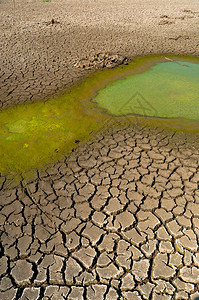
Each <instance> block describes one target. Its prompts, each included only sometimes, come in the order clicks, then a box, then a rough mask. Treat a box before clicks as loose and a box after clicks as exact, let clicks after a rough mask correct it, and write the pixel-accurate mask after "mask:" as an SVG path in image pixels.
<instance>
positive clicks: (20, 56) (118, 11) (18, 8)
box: [0, 0, 199, 108]
mask: <svg viewBox="0 0 199 300" xmlns="http://www.w3.org/2000/svg"><path fill="white" fill-rule="evenodd" d="M52 19H54V20H55V21H57V22H59V23H55V24H53V25H52V24H50V22H51V20H52ZM0 33H1V37H0V45H1V64H0V67H1V71H0V86H1V91H0V105H1V107H3V108H6V107H8V106H11V105H13V104H16V103H23V102H30V101H35V100H38V99H44V98H46V96H49V95H51V94H53V93H55V92H58V91H59V92H61V91H63V90H65V89H66V88H67V87H68V86H70V85H72V84H73V83H74V82H75V81H77V80H78V79H79V78H82V77H83V76H86V74H87V73H88V72H86V71H82V70H80V69H77V68H75V67H74V64H75V63H76V62H78V61H79V60H81V59H83V58H86V57H89V56H91V55H94V54H95V53H99V52H110V53H112V54H120V55H123V56H127V57H129V58H133V57H134V56H138V55H146V54H147V55H148V54H156V53H175V54H191V55H196V56H198V55H199V2H198V0H195V1H191V2H190V1H189V2H188V1H156V0H150V1H140V0H136V1H131V0H120V1H119V0H111V1H98V0H83V1H82V0H81V1H78V0H75V1H71V0H52V2H48V3H47V2H43V1H39V0H29V1H23V0H13V1H10V0H8V1H2V0H1V1H0Z"/></svg>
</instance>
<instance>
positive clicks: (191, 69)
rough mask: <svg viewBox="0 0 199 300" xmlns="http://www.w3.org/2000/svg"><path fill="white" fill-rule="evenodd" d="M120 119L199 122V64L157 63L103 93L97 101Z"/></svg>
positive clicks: (111, 85) (95, 100) (101, 91)
mask: <svg viewBox="0 0 199 300" xmlns="http://www.w3.org/2000/svg"><path fill="white" fill-rule="evenodd" d="M93 101H94V102H96V103H97V104H98V105H99V106H100V107H101V108H104V109H105V110H106V111H107V112H108V113H111V114H113V115H116V116H122V115H127V114H136V115H144V116H150V117H161V118H184V119H190V120H196V121H199V64H195V63H190V62H176V63H174V62H169V61H167V62H161V63H156V64H155V65H154V66H152V67H151V68H150V69H149V70H147V71H145V72H143V73H142V74H136V75H135V74H134V75H129V76H127V77H126V78H125V79H123V80H117V81H115V82H114V83H111V84H109V85H108V86H106V88H104V89H102V90H100V91H99V93H98V95H97V96H96V97H95V98H94V99H93Z"/></svg>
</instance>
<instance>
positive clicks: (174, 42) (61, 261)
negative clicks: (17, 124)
mask: <svg viewBox="0 0 199 300" xmlns="http://www.w3.org/2000/svg"><path fill="white" fill-rule="evenodd" d="M13 3H15V6H13ZM0 8H1V10H0V14H1V18H0V19H1V30H2V33H3V40H2V42H3V43H1V44H2V50H3V51H2V66H1V74H0V80H1V82H0V84H1V94H0V99H1V106H2V108H3V109H4V108H7V107H8V106H12V105H15V104H18V103H24V102H34V101H37V100H40V101H41V99H46V97H48V96H49V95H51V94H54V93H56V92H60V91H61V92H62V91H64V90H65V89H66V88H67V87H69V86H72V85H73V84H74V83H75V82H77V81H78V80H79V79H81V78H83V77H84V76H86V75H87V74H89V73H90V72H91V71H89V70H81V68H76V67H75V66H74V65H75V63H79V61H81V60H82V59H85V58H88V57H90V56H92V55H95V54H96V53H112V54H113V55H121V56H124V57H126V56H127V57H128V58H130V59H131V58H133V57H135V56H138V55H139V56H141V55H146V54H154V53H174V54H184V55H185V54H189V55H195V56H198V55H199V44H198V37H199V32H198V14H196V13H194V12H197V11H198V10H199V3H198V2H195V1H192V2H190V3H189V4H188V3H187V1H180V2H177V1H176V2H172V3H170V2H169V3H168V1H158V2H157V1H154V0H153V1H150V2H147V1H145V2H143V1H138V0H137V1H134V2H133V3H132V2H131V1H129V0H128V1H127V0H125V1H119V0H111V1H91V0H90V1H89V0H85V1H84V0H83V1H82V0H81V1H75V0H74V1H69V0H65V1H61V0H57V1H56V2H55V1H54V0H52V1H51V2H45V3H43V2H42V1H39V0H38V1H33V0H32V1H29V2H28V3H26V1H25V0H24V1H22V0H17V1H15V2H12V1H9V2H7V1H1V3H0ZM161 16H162V17H161ZM182 16H183V18H182ZM167 18H168V19H169V21H171V22H174V23H172V24H169V25H168V24H167V23H166V22H165V25H161V26H160V25H158V24H159V22H160V20H161V19H162V20H164V19H167ZM52 19H53V20H56V22H52ZM45 22H50V23H46V24H45ZM185 32H186V36H188V37H189V39H187V38H183V37H184V36H185V35H184V33H185ZM179 36H180V38H178V37H179ZM165 56H166V57H167V55H166V54H165ZM140 71H141V70H140ZM128 118H129V119H124V120H123V122H121V120H120V121H119V123H118V125H117V124H115V125H114V126H112V123H111V120H110V123H109V122H108V123H107V124H106V127H108V129H107V130H106V131H105V130H102V132H99V134H98V135H97V136H95V137H93V138H92V139H91V140H90V141H88V142H87V143H86V144H83V143H82V142H81V141H80V143H79V141H76V143H77V144H78V148H77V149H73V151H72V152H71V154H70V155H69V156H66V157H63V158H62V159H60V160H59V161H57V162H55V163H53V164H50V165H49V166H46V167H44V168H43V170H36V172H35V178H34V179H33V178H32V179H26V180H21V184H20V186H19V185H17V186H16V184H15V183H12V182H11V181H9V178H6V177H3V176H1V177H0V209H1V212H0V217H1V218H0V220H1V221H0V222H1V223H0V229H1V231H0V236H1V242H0V266H1V268H0V272H1V275H0V279H1V283H0V291H1V297H2V299H9V300H12V299H31V300H34V299H35V300H36V299H53V300H60V299H78V300H79V299H82V300H83V299H89V300H94V299H96V300H100V299H103V300H108V299H130V300H132V299H133V300H134V299H139V300H146V299H153V300H159V299H160V300H162V299H191V300H194V299H196V297H198V296H199V293H198V290H199V280H198V278H199V255H198V252H199V246H198V239H199V222H198V217H199V214H198V212H199V192H198V182H199V152H198V149H199V146H198V140H197V136H196V135H197V132H195V133H194V134H193V132H192V133H191V134H189V133H188V132H187V133H182V132H181V130H180V129H181V127H183V126H184V127H185V128H186V129H187V131H189V129H190V131H192V130H193V127H194V126H195V125H194V122H193V123H192V124H190V123H189V126H190V128H188V126H187V123H186V121H183V122H180V124H178V122H179V120H173V124H174V125H175V126H174V127H175V129H173V130H172V131H171V130H167V129H165V128H166V127H167V122H168V123H169V121H168V120H158V119H152V118H148V119H145V120H143V119H142V118H140V117H136V122H135V120H133V117H132V119H131V117H128ZM148 123H149V124H150V126H148V125H149V124H148ZM168 127H169V126H168Z"/></svg>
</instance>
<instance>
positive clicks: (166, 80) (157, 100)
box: [0, 56, 199, 178]
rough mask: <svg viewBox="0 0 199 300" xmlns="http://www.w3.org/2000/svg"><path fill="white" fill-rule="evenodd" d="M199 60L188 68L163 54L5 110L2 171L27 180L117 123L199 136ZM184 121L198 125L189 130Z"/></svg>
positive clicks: (1, 114) (0, 119) (0, 136)
mask: <svg viewBox="0 0 199 300" xmlns="http://www.w3.org/2000/svg"><path fill="white" fill-rule="evenodd" d="M172 58H173V57H172ZM190 60H191V62H190ZM162 61H164V62H162ZM182 61H183V60H182ZM195 61H196V62H197V63H193V62H195ZM198 62H199V59H197V58H189V59H188V58H187V61H186V62H185V61H184V62H183V64H186V66H182V65H180V64H177V63H174V62H165V59H164V58H162V57H160V56H158V57H144V58H137V59H135V60H134V61H133V62H131V63H130V64H129V65H128V66H120V67H118V68H115V69H112V70H105V71H98V72H96V73H95V74H93V75H91V76H90V77H88V78H87V79H86V80H84V81H83V82H81V83H79V84H78V85H77V86H75V87H74V88H73V89H71V90H69V91H68V92H67V93H65V94H64V95H62V96H60V97H57V98H52V99H49V100H48V101H46V102H42V101H41V102H39V103H33V104H24V105H17V106H14V107H12V108H9V109H6V110H2V111H0V124H1V126H0V173H1V174H5V175H6V176H7V174H9V175H10V176H11V177H14V178H15V177H16V176H17V175H19V174H21V175H22V176H23V177H26V176H27V174H29V173H31V172H32V170H34V169H39V168H41V167H43V166H46V164H47V163H48V162H52V161H56V160H57V159H59V158H60V157H63V155H65V154H67V153H68V152H69V151H70V150H72V149H73V148H74V147H75V146H76V145H77V141H79V140H80V141H84V140H85V139H88V138H89V135H90V134H93V133H95V132H96V131H98V130H99V129H101V128H104V127H105V126H106V124H107V122H108V126H110V124H112V123H114V122H115V120H116V121H117V122H119V123H121V122H123V121H125V122H127V123H128V122H130V123H131V124H133V122H136V124H137V120H138V119H139V122H141V123H142V122H144V126H145V125H146V126H148V125H149V126H155V127H157V126H162V127H164V128H168V127H169V128H171V127H172V128H180V130H181V129H182V128H183V130H184V129H186V128H188V129H189V130H190V131H191V132H192V131H193V132H195V131H196V132H198V131H199V126H198V125H199V123H198V122H197V121H199V84H198V83H199V63H198ZM181 63H182V62H181ZM127 114H130V116H128V118H126V117H121V116H126V115H127ZM135 115H136V117H135ZM137 115H141V116H152V117H154V116H155V117H161V118H177V119H173V120H172V121H171V119H161V118H143V117H137ZM179 118H185V119H190V120H195V123H194V121H186V122H185V123H184V124H183V126H184V127H183V126H182V119H179ZM128 124H129V123H128Z"/></svg>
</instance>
